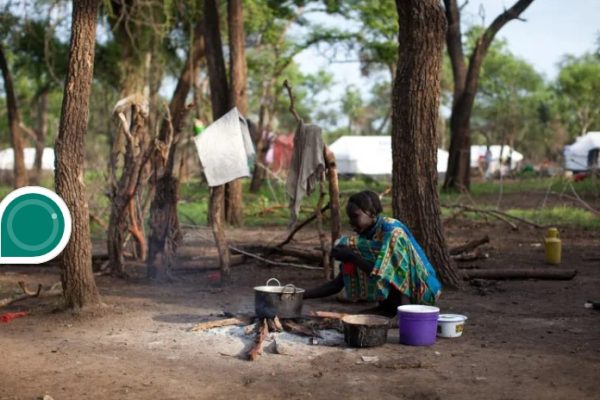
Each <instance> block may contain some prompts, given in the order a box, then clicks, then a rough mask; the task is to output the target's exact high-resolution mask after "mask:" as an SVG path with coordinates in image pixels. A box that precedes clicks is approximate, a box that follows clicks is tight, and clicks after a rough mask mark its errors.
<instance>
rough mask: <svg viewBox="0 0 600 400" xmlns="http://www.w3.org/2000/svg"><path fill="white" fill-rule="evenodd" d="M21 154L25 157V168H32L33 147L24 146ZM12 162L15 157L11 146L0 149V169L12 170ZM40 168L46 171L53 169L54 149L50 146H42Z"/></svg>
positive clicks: (33, 158)
mask: <svg viewBox="0 0 600 400" xmlns="http://www.w3.org/2000/svg"><path fill="white" fill-rule="evenodd" d="M23 156H24V158H25V168H27V169H33V163H34V161H35V148H33V147H26V148H25V149H23ZM14 163H15V157H14V151H13V149H12V147H9V148H8V149H4V150H0V170H12V169H13V168H14ZM42 169H43V170H48V171H52V170H54V149H53V148H52V147H45V148H44V153H43V154H42Z"/></svg>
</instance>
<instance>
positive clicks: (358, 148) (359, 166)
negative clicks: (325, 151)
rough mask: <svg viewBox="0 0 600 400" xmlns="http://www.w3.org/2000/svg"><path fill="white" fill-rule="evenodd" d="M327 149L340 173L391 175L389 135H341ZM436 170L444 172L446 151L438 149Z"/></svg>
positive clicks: (390, 143)
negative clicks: (333, 155) (332, 154)
mask: <svg viewBox="0 0 600 400" xmlns="http://www.w3.org/2000/svg"><path fill="white" fill-rule="evenodd" d="M329 149H330V150H331V151H332V152H333V153H334V154H335V158H336V161H337V164H338V172H339V173H341V174H364V175H391V173H392V137H391V136H382V135H376V136H342V137H340V138H339V139H338V140H336V141H335V142H333V143H332V144H331V145H330V146H329ZM437 155H438V165H437V170H438V172H446V166H447V164H448V152H447V151H446V150H442V149H438V153H437Z"/></svg>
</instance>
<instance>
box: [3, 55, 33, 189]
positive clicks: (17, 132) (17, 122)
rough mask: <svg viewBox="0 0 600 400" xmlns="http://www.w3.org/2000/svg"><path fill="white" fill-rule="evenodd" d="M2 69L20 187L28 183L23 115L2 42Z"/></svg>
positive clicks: (16, 185)
mask: <svg viewBox="0 0 600 400" xmlns="http://www.w3.org/2000/svg"><path fill="white" fill-rule="evenodd" d="M0 69H2V77H3V78H4V91H5V93H6V109H7V111H8V125H9V128H10V142H11V145H12V148H13V153H14V187H15V188H20V187H23V186H26V185H27V169H26V168H25V157H24V154H23V138H22V137H21V116H20V113H19V106H18V105H17V97H16V96H15V90H14V87H13V82H12V76H11V74H10V70H9V69H8V63H7V62H6V57H5V55H4V49H3V47H2V44H0Z"/></svg>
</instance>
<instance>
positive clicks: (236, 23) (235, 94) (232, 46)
mask: <svg viewBox="0 0 600 400" xmlns="http://www.w3.org/2000/svg"><path fill="white" fill-rule="evenodd" d="M227 6H228V25H229V68H230V77H231V85H230V96H229V99H230V101H231V107H234V106H235V107H237V108H238V110H239V111H240V112H241V113H242V115H244V116H246V113H247V112H248V100H247V96H246V75H247V72H246V54H245V51H244V45H245V42H246V39H245V35H244V10H243V5H242V0H228V1H227ZM225 220H226V221H227V222H228V223H229V224H231V225H234V226H241V225H242V224H243V223H244V213H243V205H242V180H241V179H236V180H235V181H233V182H229V183H228V184H227V185H226V187H225Z"/></svg>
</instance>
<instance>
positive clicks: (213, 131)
mask: <svg viewBox="0 0 600 400" xmlns="http://www.w3.org/2000/svg"><path fill="white" fill-rule="evenodd" d="M194 143H196V149H197V150H198V156H200V162H201V163H202V167H203V168H204V175H205V176H206V180H207V182H208V186H211V187H213V186H220V185H224V184H226V183H228V182H231V181H233V180H235V179H238V178H242V177H248V176H250V162H249V161H251V159H252V158H253V157H254V147H253V145H252V139H251V138H250V132H249V130H248V123H247V122H246V119H245V118H244V117H243V116H242V115H241V114H240V113H239V111H238V109H237V107H234V108H232V109H231V110H230V111H229V112H228V113H227V114H225V115H223V116H222V117H221V118H219V119H218V120H216V121H215V122H213V123H212V124H210V125H209V126H208V128H206V129H205V130H204V131H202V133H200V134H199V135H198V136H196V137H195V138H194Z"/></svg>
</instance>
